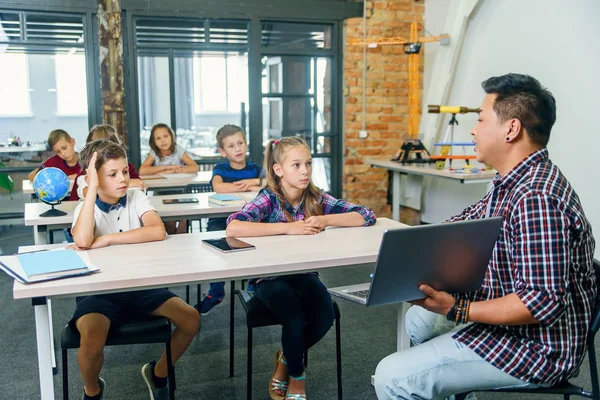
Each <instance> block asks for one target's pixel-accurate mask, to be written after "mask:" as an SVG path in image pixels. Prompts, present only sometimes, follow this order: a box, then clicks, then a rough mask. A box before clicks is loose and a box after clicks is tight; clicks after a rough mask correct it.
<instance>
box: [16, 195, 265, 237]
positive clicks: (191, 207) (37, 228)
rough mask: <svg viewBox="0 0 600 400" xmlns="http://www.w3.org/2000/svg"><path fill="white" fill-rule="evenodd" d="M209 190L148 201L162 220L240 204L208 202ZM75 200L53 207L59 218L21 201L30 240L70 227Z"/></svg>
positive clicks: (218, 212) (222, 212)
mask: <svg viewBox="0 0 600 400" xmlns="http://www.w3.org/2000/svg"><path fill="white" fill-rule="evenodd" d="M211 194H213V193H189V194H172V195H160V196H150V197H148V200H149V201H150V204H151V205H152V206H153V207H154V208H155V209H156V211H157V212H158V215H160V217H161V218H162V219H163V221H171V220H178V219H194V218H207V217H226V216H229V215H230V214H232V213H234V212H236V211H239V210H240V209H241V208H242V206H239V205H237V206H213V205H210V204H209V202H208V197H209V196H210V195H211ZM231 194H232V195H234V196H238V197H240V198H242V199H244V200H246V202H249V201H251V200H252V199H253V198H254V197H256V194H257V193H256V192H240V193H231ZM183 198H196V199H198V200H199V201H198V203H189V204H163V203H162V201H163V200H164V199H183ZM79 202H80V201H79V200H78V201H64V202H62V203H60V204H59V205H57V206H55V208H56V209H58V210H61V211H64V212H66V213H67V214H66V215H62V216H60V217H40V214H41V213H43V212H44V211H47V210H48V209H50V206H49V205H47V204H44V203H40V202H37V203H26V204H25V226H33V238H34V243H35V244H36V245H38V244H47V241H46V232H47V231H48V229H49V228H50V227H52V229H61V228H70V227H71V224H72V223H73V213H74V212H75V208H77V205H78V204H79Z"/></svg>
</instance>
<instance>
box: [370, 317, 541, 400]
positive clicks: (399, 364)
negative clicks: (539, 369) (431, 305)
mask: <svg viewBox="0 0 600 400" xmlns="http://www.w3.org/2000/svg"><path fill="white" fill-rule="evenodd" d="M461 328H464V326H462V327H461V326H456V324H455V323H453V322H450V321H448V320H447V319H446V318H445V317H444V316H443V315H439V314H435V313H432V312H430V311H427V310H425V309H424V308H422V307H419V306H413V307H411V308H410V309H409V310H408V313H407V314H406V332H407V333H408V336H409V337H410V338H411V340H412V342H413V343H414V344H415V345H416V346H414V347H411V348H410V349H407V350H404V351H401V352H397V353H394V354H391V355H389V356H387V357H386V358H384V359H383V360H382V361H381V362H380V363H379V365H378V366H377V371H376V372H375V391H376V392H377V398H378V399H379V400H383V399H410V400H413V399H440V400H441V399H444V398H447V397H450V396H452V395H454V394H458V393H465V392H471V391H477V390H487V389H494V388H506V387H517V386H520V387H531V388H534V387H536V385H532V384H529V383H527V382H525V381H522V380H520V379H517V378H514V377H512V376H510V375H509V374H507V373H505V372H503V371H502V370H500V369H498V368H496V367H494V366H492V365H491V364H489V363H488V362H487V361H485V360H484V359H483V358H481V357H479V355H477V354H476V353H475V352H474V351H473V350H471V349H470V348H468V347H467V346H465V345H463V344H462V343H459V342H457V341H456V340H454V339H452V335H453V334H454V333H455V332H456V331H458V330H460V329H461Z"/></svg>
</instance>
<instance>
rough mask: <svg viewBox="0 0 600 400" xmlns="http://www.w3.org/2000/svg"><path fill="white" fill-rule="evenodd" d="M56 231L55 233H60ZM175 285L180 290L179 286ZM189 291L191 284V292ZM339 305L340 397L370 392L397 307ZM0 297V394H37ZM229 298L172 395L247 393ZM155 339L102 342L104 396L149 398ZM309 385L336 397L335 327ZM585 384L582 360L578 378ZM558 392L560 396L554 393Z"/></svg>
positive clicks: (26, 320)
mask: <svg viewBox="0 0 600 400" xmlns="http://www.w3.org/2000/svg"><path fill="white" fill-rule="evenodd" d="M58 236H59V235H58V234H57V239H58ZM32 243H33V236H32V233H31V229H29V228H26V227H23V226H15V227H8V226H4V227H2V228H1V229H0V250H1V252H2V253H4V254H9V253H12V252H15V251H16V250H17V247H18V246H19V245H26V244H32ZM370 272H371V271H370V268H368V267H355V268H344V269H335V270H331V271H325V272H323V273H322V278H323V280H324V282H325V283H326V284H327V285H328V286H334V285H336V286H337V285H342V284H351V283H358V282H361V281H364V280H365V279H366V277H368V276H369V273H370ZM175 291H176V292H177V293H178V294H180V295H181V296H184V294H185V291H184V289H183V288H175ZM192 295H193V297H195V291H193V292H192ZM338 303H339V305H340V309H341V313H342V359H343V378H344V398H345V399H353V400H354V399H376V396H375V392H374V390H373V388H372V387H371V385H370V384H369V382H370V376H371V374H372V373H373V371H374V370H375V367H376V366H377V363H378V362H379V360H381V359H382V358H383V357H385V356H386V355H388V354H390V353H391V352H393V351H395V348H396V308H395V307H393V306H386V307H376V308H372V309H367V308H366V307H362V306H359V305H355V304H352V303H349V302H345V301H339V302H338ZM0 304H2V305H3V307H2V311H1V312H0V313H1V314H0V315H1V317H2V318H1V321H2V327H1V328H0V343H2V345H1V346H0V360H2V361H3V362H2V363H1V364H0V399H14V400H17V399H36V398H39V389H38V379H37V360H36V351H35V330H34V319H33V309H32V307H31V305H30V302H28V301H24V300H19V301H15V300H13V299H12V281H11V280H10V279H9V278H8V277H7V276H5V275H4V274H0ZM53 305H54V332H55V334H57V333H59V332H60V330H61V328H62V327H63V326H64V324H65V323H66V322H67V321H68V320H69V317H70V314H71V313H72V311H73V307H74V300H72V299H59V300H55V301H54V302H53ZM228 310H229V302H228V300H226V301H225V302H224V303H223V304H222V305H221V306H219V307H217V308H216V309H214V311H213V312H212V313H211V314H210V315H208V316H205V317H203V318H202V329H201V332H200V334H199V336H198V338H197V339H196V340H195V341H194V342H193V343H192V345H191V347H190V349H189V350H188V351H187V353H186V354H184V356H183V357H182V359H181V360H180V361H179V362H178V363H177V366H176V368H177V386H178V389H177V393H176V395H177V398H179V399H201V398H202V399H211V400H218V399H244V398H245V396H246V378H245V376H246V328H245V325H244V315H243V312H242V310H241V308H240V307H237V308H236V310H237V312H236V316H235V326H236V338H235V340H236V343H235V349H236V350H235V356H236V362H235V368H236V370H235V377H234V378H229V376H228V371H229V368H228V362H229V330H228V329H229V312H228ZM279 334H280V330H279V329H278V328H276V327H273V328H261V329H257V330H255V335H254V375H253V376H254V378H253V379H254V388H253V395H254V398H255V399H268V395H267V384H268V380H269V378H270V376H271V373H272V357H273V354H274V352H275V351H276V349H277V348H278V342H279ZM161 351H162V347H161V346H160V345H138V346H127V347H113V348H111V347H108V348H107V349H106V351H105V364H104V368H103V370H102V376H103V377H104V379H105V380H106V382H107V390H106V396H105V399H128V400H136V399H148V398H149V397H148V393H147V391H146V387H145V385H144V383H143V381H142V378H141V375H140V372H139V371H140V368H141V366H142V364H144V363H146V362H148V361H149V360H151V359H152V358H155V357H157V356H158V355H159V354H160V352H161ZM59 367H60V364H59ZM306 374H307V377H308V386H307V388H308V389H307V391H308V395H309V399H311V400H320V399H334V398H337V392H336V380H335V332H334V330H333V329H332V330H331V331H330V332H329V334H328V335H327V336H326V337H325V339H323V340H322V341H321V342H320V343H318V344H317V345H316V346H315V347H314V348H313V349H312V350H311V351H310V353H309V367H308V368H307V371H306ZM69 377H70V385H69V386H70V387H69V389H70V395H71V397H72V398H80V394H81V380H80V377H79V373H78V369H77V363H76V357H75V352H74V351H72V352H70V355H69ZM575 381H576V382H580V383H583V384H587V385H588V386H589V373H588V368H587V361H586V363H585V364H584V368H582V371H581V374H580V378H578V379H576V380H575ZM54 382H55V388H56V392H57V396H56V398H57V399H59V398H61V395H59V394H61V393H62V381H61V379H60V375H58V376H56V377H55V380H54ZM506 397H508V398H514V399H543V398H548V396H525V395H520V394H515V395H506V394H489V393H480V394H478V398H479V399H505V398H506ZM557 398H559V397H557Z"/></svg>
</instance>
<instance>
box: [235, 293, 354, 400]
mask: <svg viewBox="0 0 600 400" xmlns="http://www.w3.org/2000/svg"><path fill="white" fill-rule="evenodd" d="M232 293H233V294H235V295H236V296H237V297H238V298H239V299H240V301H241V303H242V307H243V308H244V311H245V313H246V326H247V327H248V370H247V382H246V388H247V389H246V391H247V392H246V395H247V399H248V400H251V399H252V329H254V328H259V327H262V326H271V325H279V322H277V320H276V319H275V316H274V315H273V313H272V312H271V311H270V310H268V309H266V308H265V307H264V306H263V305H262V303H261V302H260V300H258V299H256V298H255V297H254V295H253V294H252V293H251V292H247V291H244V290H233V291H232ZM234 311H235V310H234V301H233V299H232V301H231V306H230V313H231V314H230V326H229V376H230V377H233V364H234V325H235V324H234V323H233V321H234ZM333 311H334V315H335V350H336V363H337V386H338V399H339V400H341V399H342V344H341V336H340V309H339V307H338V305H337V303H336V302H335V300H333ZM304 357H305V358H304V364H305V365H307V364H308V354H307V353H305V354H304Z"/></svg>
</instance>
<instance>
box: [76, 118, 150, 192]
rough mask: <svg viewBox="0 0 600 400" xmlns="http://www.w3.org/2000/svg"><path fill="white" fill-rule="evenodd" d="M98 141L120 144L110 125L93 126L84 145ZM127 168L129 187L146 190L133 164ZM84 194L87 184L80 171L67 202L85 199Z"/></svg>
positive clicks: (82, 172)
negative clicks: (103, 140)
mask: <svg viewBox="0 0 600 400" xmlns="http://www.w3.org/2000/svg"><path fill="white" fill-rule="evenodd" d="M98 139H106V140H110V141H112V142H115V143H116V144H119V145H120V144H121V139H119V135H118V134H117V131H116V129H115V128H114V127H113V126H112V125H108V124H103V125H94V127H93V128H92V129H91V130H90V132H89V133H88V136H87V138H86V140H85V143H86V144H87V143H89V142H92V141H94V140H98ZM127 166H128V167H129V187H130V188H139V189H142V190H146V184H145V183H144V181H143V180H141V179H140V175H139V174H138V172H137V171H136V170H135V167H134V166H133V164H131V163H129V162H128V163H127ZM86 192H87V182H86V181H85V172H84V171H83V170H82V171H81V172H80V173H79V174H78V175H77V177H76V178H75V182H74V183H73V187H72V188H71V195H70V196H69V200H79V199H83V198H85V193H86Z"/></svg>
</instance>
